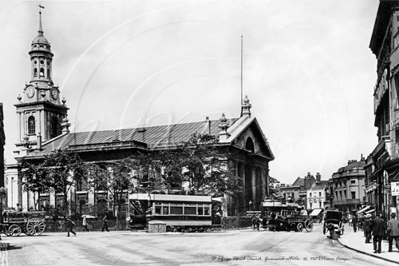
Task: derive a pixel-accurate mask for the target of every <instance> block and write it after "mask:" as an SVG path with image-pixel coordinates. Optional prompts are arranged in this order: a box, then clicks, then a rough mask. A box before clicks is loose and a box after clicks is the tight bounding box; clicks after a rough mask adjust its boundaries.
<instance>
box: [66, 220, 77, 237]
mask: <svg viewBox="0 0 399 266" xmlns="http://www.w3.org/2000/svg"><path fill="white" fill-rule="evenodd" d="M66 222H67V237H69V233H72V234H74V236H76V232H74V231H73V227H74V226H75V223H74V222H73V221H72V220H71V218H69V217H67V218H66Z"/></svg>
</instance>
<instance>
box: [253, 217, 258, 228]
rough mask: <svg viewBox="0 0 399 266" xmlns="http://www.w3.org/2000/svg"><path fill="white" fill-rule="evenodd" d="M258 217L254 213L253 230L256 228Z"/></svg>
mask: <svg viewBox="0 0 399 266" xmlns="http://www.w3.org/2000/svg"><path fill="white" fill-rule="evenodd" d="M257 220H258V218H257V217H256V215H255V214H253V215H252V230H255V228H256V223H257Z"/></svg>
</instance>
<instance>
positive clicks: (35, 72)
mask: <svg viewBox="0 0 399 266" xmlns="http://www.w3.org/2000/svg"><path fill="white" fill-rule="evenodd" d="M33 76H34V77H37V68H35V69H34V70H33Z"/></svg>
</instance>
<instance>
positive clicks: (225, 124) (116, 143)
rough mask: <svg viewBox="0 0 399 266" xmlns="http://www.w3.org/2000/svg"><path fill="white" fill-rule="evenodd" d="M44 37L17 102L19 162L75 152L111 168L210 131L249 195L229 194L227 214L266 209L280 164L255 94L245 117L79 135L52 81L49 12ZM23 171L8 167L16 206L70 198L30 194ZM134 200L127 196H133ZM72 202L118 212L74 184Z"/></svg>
mask: <svg viewBox="0 0 399 266" xmlns="http://www.w3.org/2000/svg"><path fill="white" fill-rule="evenodd" d="M38 33H39V34H38V36H37V37H36V38H35V39H34V41H33V42H32V46H31V51H30V52H29V55H30V59H31V63H30V67H31V69H32V71H31V73H32V74H31V81H30V83H29V84H26V86H25V88H24V90H23V92H22V93H23V97H21V96H19V97H18V101H19V102H18V104H16V105H15V106H16V110H17V114H18V119H19V141H18V143H17V144H16V146H17V151H16V154H17V156H16V160H17V162H21V160H22V159H24V160H26V161H28V162H40V161H41V160H42V159H43V156H44V155H45V154H49V153H51V152H53V151H55V150H66V149H67V150H69V151H73V152H76V153H78V154H79V156H80V158H81V159H82V160H83V161H84V162H91V163H96V164H98V165H101V166H103V167H107V165H109V164H110V163H112V162H114V161H116V160H121V159H123V158H126V157H129V156H131V155H134V154H137V153H138V152H144V153H151V152H157V151H161V150H165V149H174V148H176V146H178V145H181V144H182V143H184V142H186V141H188V140H189V138H190V137H191V136H192V135H193V134H194V133H200V134H210V135H214V136H217V137H218V140H219V142H218V143H217V144H215V145H216V146H217V148H218V149H219V150H221V151H222V152H224V153H225V154H229V155H228V158H227V160H228V161H229V162H230V164H229V165H231V167H232V169H231V170H233V171H234V173H235V175H236V176H239V177H240V178H241V180H242V184H241V185H242V187H243V191H242V193H241V194H240V195H239V196H237V197H231V196H228V195H224V200H223V201H222V202H223V208H224V210H223V214H224V215H237V214H239V213H244V212H245V211H247V210H249V209H250V208H251V209H253V210H260V208H261V205H262V204H261V203H262V201H263V199H264V197H265V196H266V195H268V194H269V162H270V161H272V160H274V155H273V153H272V151H271V149H270V146H269V143H268V141H267V139H266V137H265V135H264V134H263V132H262V130H261V128H260V125H259V124H258V121H257V119H256V118H255V117H252V114H251V104H250V103H249V100H248V98H247V97H246V98H245V99H244V100H243V102H242V106H241V116H240V117H237V118H231V119H227V118H226V117H225V116H224V114H223V115H222V116H221V118H220V119H218V120H210V119H208V118H206V119H204V121H199V122H192V123H185V124H172V125H160V126H152V127H140V128H130V129H119V130H106V131H91V132H75V133H71V132H70V131H69V129H68V127H69V123H68V120H67V113H68V108H67V107H66V105H65V103H66V101H65V99H63V100H62V101H60V91H59V90H58V87H56V86H55V85H54V83H53V81H52V76H51V74H52V59H53V56H54V55H53V53H52V52H51V50H50V44H49V42H48V41H47V39H46V38H45V37H44V35H43V28H42V23H41V14H40V22H39V32H38ZM20 171H21V169H20V168H19V164H16V165H10V166H9V167H8V171H7V176H8V188H9V193H8V202H9V206H10V207H15V205H16V204H17V203H18V204H20V205H21V206H22V208H23V209H24V210H28V209H42V208H44V207H46V208H50V209H54V208H57V207H59V206H61V205H62V204H63V203H62V200H63V198H64V195H55V194H51V193H47V194H45V193H43V194H37V193H32V192H28V191H24V189H23V187H22V184H23V181H24V180H22V177H21V175H20V174H19V173H20ZM127 196H128V195H127V191H126V195H125V198H127ZM68 198H69V199H70V200H71V202H74V203H75V204H77V205H80V206H75V207H76V208H75V209H77V210H82V209H83V211H85V212H86V213H87V212H91V210H92V209H90V208H89V207H88V206H98V205H100V204H103V205H104V204H105V205H106V206H107V207H108V208H110V204H111V203H110V201H109V198H110V197H109V194H108V193H107V192H104V191H94V192H91V190H90V189H89V187H87V186H78V187H74V188H73V189H72V190H71V191H70V194H69V195H68ZM125 204H128V202H127V201H126V203H125ZM94 209H95V208H94ZM93 214H95V213H93Z"/></svg>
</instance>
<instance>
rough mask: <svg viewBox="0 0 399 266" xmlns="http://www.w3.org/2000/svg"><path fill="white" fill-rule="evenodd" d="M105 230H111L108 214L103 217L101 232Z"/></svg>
mask: <svg viewBox="0 0 399 266" xmlns="http://www.w3.org/2000/svg"><path fill="white" fill-rule="evenodd" d="M104 230H107V232H109V230H108V219H107V215H104V218H103V227H102V228H101V232H104Z"/></svg>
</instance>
